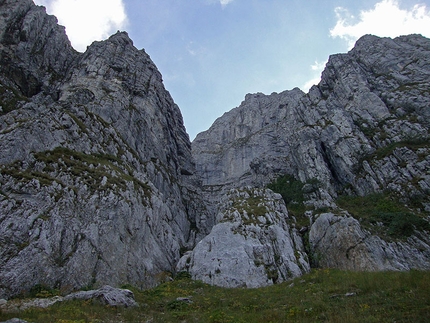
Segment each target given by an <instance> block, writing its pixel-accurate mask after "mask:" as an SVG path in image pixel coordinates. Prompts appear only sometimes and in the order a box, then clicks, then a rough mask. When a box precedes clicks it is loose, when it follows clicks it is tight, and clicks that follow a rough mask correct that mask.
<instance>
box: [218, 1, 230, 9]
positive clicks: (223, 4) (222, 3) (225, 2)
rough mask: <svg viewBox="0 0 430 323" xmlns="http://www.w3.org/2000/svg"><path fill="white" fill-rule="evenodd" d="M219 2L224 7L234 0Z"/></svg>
mask: <svg viewBox="0 0 430 323" xmlns="http://www.w3.org/2000/svg"><path fill="white" fill-rule="evenodd" d="M219 2H220V3H221V6H222V7H223V8H224V7H225V6H226V5H228V4H229V3H230V2H233V0H219Z"/></svg>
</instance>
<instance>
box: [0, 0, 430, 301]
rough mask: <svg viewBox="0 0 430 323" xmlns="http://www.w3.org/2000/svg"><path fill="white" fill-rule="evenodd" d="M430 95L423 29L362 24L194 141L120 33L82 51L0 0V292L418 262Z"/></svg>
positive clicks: (228, 281) (429, 44) (235, 280)
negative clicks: (350, 43)
mask: <svg viewBox="0 0 430 323" xmlns="http://www.w3.org/2000/svg"><path fill="white" fill-rule="evenodd" d="M429 89H430V40H429V39H427V38H424V37H422V36H420V35H409V36H402V37H398V38H395V39H390V38H379V37H375V36H371V35H367V36H363V37H362V38H361V39H359V40H358V41H357V43H356V45H355V47H354V48H353V49H352V50H351V51H350V52H348V53H346V54H336V55H332V56H331V57H330V58H329V61H328V63H327V65H326V68H325V70H324V72H323V73H322V78H321V82H320V83H319V84H318V85H316V86H313V87H312V88H311V89H310V90H309V92H308V93H304V92H303V91H301V90H300V89H297V88H296V89H293V90H290V91H285V92H282V93H272V94H271V95H264V94H262V93H256V94H248V95H246V97H245V100H244V101H243V102H242V104H241V105H240V106H239V107H237V108H235V109H233V110H231V111H230V112H227V113H225V114H224V115H223V116H222V117H220V118H219V119H217V120H216V121H215V122H214V124H213V125H212V126H211V127H210V129H208V130H207V131H205V132H203V133H200V134H199V135H198V136H197V137H196V139H195V140H194V142H193V143H190V140H189V137H188V135H187V133H186V131H185V128H184V125H183V120H182V116H181V112H180V110H179V108H178V106H177V105H176V104H175V103H174V100H173V99H172V97H171V96H170V94H169V92H168V91H167V90H166V89H165V88H164V85H163V81H162V76H161V74H160V73H159V71H158V70H157V67H156V66H155V65H154V63H153V62H152V61H151V59H150V57H149V55H148V54H147V53H146V52H145V51H144V50H138V49H137V48H135V47H134V45H133V42H132V40H131V39H130V38H129V37H128V35H127V33H125V32H118V33H116V34H115V35H112V36H111V37H110V38H109V39H107V40H105V41H100V42H94V43H93V44H91V45H90V46H88V48H87V50H86V51H85V53H78V52H76V51H75V50H74V49H73V48H72V46H71V44H70V42H69V40H68V38H67V36H66V34H65V30H64V28H63V27H61V26H59V25H58V24H57V20H56V18H55V17H53V16H49V15H47V14H46V11H45V9H44V8H43V7H39V6H36V5H35V4H34V3H33V2H32V1H31V0H3V1H0V298H6V299H7V298H10V297H13V296H17V295H22V294H25V293H26V292H28V291H29V290H31V289H32V288H34V286H45V287H49V288H56V289H59V290H60V292H61V293H62V294H69V293H71V292H73V291H77V290H80V289H82V288H99V287H102V286H104V285H111V286H116V287H118V286H121V285H124V284H131V285H133V286H136V287H139V288H148V287H151V286H154V285H156V284H158V283H160V282H163V281H165V280H166V279H171V278H170V277H171V276H172V275H173V276H174V275H175V274H176V273H178V272H180V271H187V272H189V274H190V275H191V276H192V278H194V279H199V280H202V281H205V282H208V283H211V284H214V285H218V286H225V287H261V286H267V285H270V284H275V283H280V282H283V281H287V280H289V279H291V278H294V277H297V276H300V275H302V274H303V273H306V272H308V271H309V270H310V268H311V267H321V268H327V267H330V268H340V269H349V270H372V271H374V270H409V269H426V270H428V269H430V236H429V232H430V224H429V221H430V146H429V136H430V134H429V127H430V122H429V120H430V91H429Z"/></svg>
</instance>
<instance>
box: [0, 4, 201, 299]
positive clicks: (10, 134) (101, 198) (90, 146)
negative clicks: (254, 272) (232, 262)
mask: <svg viewBox="0 0 430 323" xmlns="http://www.w3.org/2000/svg"><path fill="white" fill-rule="evenodd" d="M0 13H1V14H0V17H1V18H0V19H1V21H0V26H1V34H0V35H1V38H0V46H1V47H0V62H1V65H0V66H1V67H0V68H1V69H0V72H1V73H0V81H1V87H0V99H1V104H0V105H1V106H2V111H1V113H0V114H1V115H0V170H1V175H0V183H1V184H0V185H1V186H0V187H1V188H0V246H1V248H0V298H3V297H10V296H13V295H17V294H19V293H21V292H24V291H25V290H28V289H30V288H31V287H32V286H33V285H34V284H43V285H46V286H49V287H55V288H59V289H61V290H62V291H63V292H69V291H71V290H75V289H79V288H82V287H84V286H92V285H95V286H98V285H103V284H112V285H115V286H119V285H121V284H125V283H130V284H133V285H136V286H139V287H142V288H144V287H149V286H153V285H154V284H157V283H158V282H159V281H162V280H163V279H164V278H163V277H165V276H166V274H167V273H168V272H173V271H174V269H175V266H176V263H177V261H178V260H179V257H180V255H181V254H180V252H181V250H182V249H184V248H185V249H187V248H190V247H191V246H193V245H194V244H195V239H196V237H198V236H199V235H204V234H205V232H206V224H205V219H206V218H209V217H208V216H206V214H207V212H206V210H205V207H204V203H203V202H201V201H200V200H201V197H200V195H199V193H198V191H197V190H196V188H195V187H194V185H195V180H194V179H193V176H192V173H193V172H194V164H193V162H192V157H191V145H190V142H189V139H188V135H187V134H186V132H185V128H184V126H183V121H182V117H181V114H180V111H179V108H178V107H177V106H176V105H175V103H174V101H173V99H172V98H171V97H170V95H169V93H168V92H167V91H166V90H165V89H164V86H163V84H162V78H161V75H160V73H159V72H158V70H157V68H156V67H155V65H154V64H153V63H152V61H151V59H150V58H149V56H148V55H147V54H146V53H145V52H144V51H143V50H137V49H136V48H135V47H134V46H133V43H132V41H131V40H130V39H129V38H128V36H127V34H126V33H124V32H122V33H117V34H115V35H113V36H112V37H110V38H109V39H108V40H106V41H102V42H95V43H93V44H92V45H91V46H89V47H88V49H87V51H86V52H85V53H83V54H79V53H77V52H75V51H74V50H73V49H72V47H71V46H70V42H69V41H68V39H67V37H66V36H65V33H64V28H62V27H59V26H58V25H57V24H56V19H55V18H54V17H52V16H48V15H46V13H45V11H44V9H43V8H41V7H37V6H35V5H34V4H33V3H32V2H31V1H24V0H21V1H15V0H14V1H2V2H1V4H0ZM197 206H198V207H197Z"/></svg>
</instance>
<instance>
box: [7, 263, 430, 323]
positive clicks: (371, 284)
mask: <svg viewBox="0 0 430 323" xmlns="http://www.w3.org/2000/svg"><path fill="white" fill-rule="evenodd" d="M131 289H132V288H131ZM132 290H133V291H134V293H135V297H136V301H137V302H138V303H139V307H136V308H111V307H106V306H102V305H99V304H95V303H92V302H91V301H71V302H63V303H57V304H55V305H53V306H51V307H50V308H47V309H29V310H26V311H23V312H21V313H7V314H6V313H2V314H0V321H3V320H7V319H9V318H12V317H17V316H18V317H20V318H21V319H24V320H27V321H28V322H35V323H37V322H44V323H46V322H56V323H60V322H61V323H65V322H67V323H72V322H74V323H78V322H79V323H81V322H82V323H84V322H210V323H221V322H231V323H233V322H247V323H250V322H251V323H252V322H259V323H261V322H341V323H345V322H360V323H361V322H414V323H419V322H429V321H430V298H429V295H430V272H424V271H409V272H371V273H370V272H367V273H365V272H347V271H339V270H328V269H324V270H323V269H318V270H317V269H314V270H312V271H311V272H310V273H309V274H306V275H304V276H302V277H299V278H296V279H295V280H293V281H291V282H286V283H283V284H279V285H274V286H270V287H266V288H259V289H241V288H238V289H225V288H219V287H214V286H209V285H207V284H204V283H202V282H200V281H193V280H191V279H189V277H187V275H181V277H177V278H176V279H175V280H174V281H172V282H167V283H164V284H162V285H160V286H158V287H156V288H154V289H150V290H146V291H138V290H135V289H132ZM41 293H42V291H38V294H41ZM180 297H185V298H187V299H188V300H190V302H187V301H186V302H184V301H182V300H180V299H178V298H180Z"/></svg>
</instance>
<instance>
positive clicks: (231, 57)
mask: <svg viewBox="0 0 430 323" xmlns="http://www.w3.org/2000/svg"><path fill="white" fill-rule="evenodd" d="M35 3H36V4H39V5H44V6H45V7H46V8H47V12H48V13H49V14H53V15H55V16H57V18H58V20H59V23H60V24H62V25H64V26H66V32H67V34H68V36H69V38H70V40H71V42H72V45H73V46H74V47H75V49H77V50H78V51H81V52H83V51H85V48H86V46H87V45H89V44H91V42H92V41H94V40H103V39H106V38H107V37H108V36H109V35H110V34H113V33H115V32H116V31H117V30H126V31H127V32H128V33H129V35H130V38H131V39H133V41H134V44H135V46H136V47H137V48H139V49H141V48H143V49H145V51H146V52H147V53H148V54H149V55H150V56H151V58H152V60H153V61H154V62H155V64H156V65H157V66H158V68H159V69H160V72H161V73H162V75H163V80H164V83H165V86H166V88H167V90H168V91H169V92H170V93H171V95H172V97H173V98H174V100H175V102H176V103H177V104H178V105H179V107H180V109H181V112H182V114H183V116H184V122H185V126H186V129H187V132H188V134H189V135H190V139H191V140H193V139H194V137H195V136H196V134H197V133H199V132H201V131H204V130H206V129H208V128H209V126H210V125H211V124H212V123H213V121H214V120H215V119H216V118H218V117H220V116H221V115H222V114H223V113H224V112H226V111H229V110H230V109H232V108H234V107H236V106H238V105H239V104H240V103H241V101H243V99H244V97H245V95H246V94H247V93H256V92H263V93H265V94H270V93H272V92H281V91H284V90H287V89H292V88H294V87H299V88H301V89H302V90H303V91H305V92H307V91H308V89H309V88H310V87H311V86H312V84H317V83H318V82H319V79H320V74H321V72H322V70H323V68H324V66H325V63H326V62H327V59H328V56H329V55H330V54H333V53H340V52H347V51H348V50H349V49H350V48H351V47H352V45H353V44H354V42H355V41H356V40H357V39H358V38H359V37H360V36H362V35H364V34H367V33H371V34H374V35H377V36H388V37H396V36H399V35H403V34H411V33H421V34H422V35H423V36H426V37H430V12H429V8H430V4H429V1H427V0H426V1H413V0H402V1H395V0H382V1H378V0H366V1H360V2H359V3H357V2H354V1H336V0H330V1H325V2H324V3H323V2H318V1H309V2H307V3H306V4H303V2H301V1H284V0H270V1H261V0H253V1H243V0H219V1H218V0H202V1H187V2H184V1H182V2H178V1H173V0H158V1H155V0H145V1H137V0H109V1H101V0H92V1H83V0H36V1H35ZM77 17H78V18H77Z"/></svg>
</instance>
